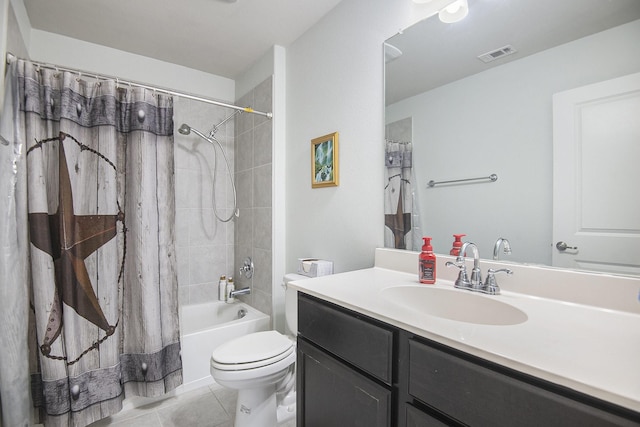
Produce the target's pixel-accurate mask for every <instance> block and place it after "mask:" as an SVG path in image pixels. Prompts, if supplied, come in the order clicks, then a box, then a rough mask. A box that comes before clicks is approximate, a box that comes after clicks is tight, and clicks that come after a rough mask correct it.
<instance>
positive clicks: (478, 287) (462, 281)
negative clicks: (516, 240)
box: [445, 237, 513, 295]
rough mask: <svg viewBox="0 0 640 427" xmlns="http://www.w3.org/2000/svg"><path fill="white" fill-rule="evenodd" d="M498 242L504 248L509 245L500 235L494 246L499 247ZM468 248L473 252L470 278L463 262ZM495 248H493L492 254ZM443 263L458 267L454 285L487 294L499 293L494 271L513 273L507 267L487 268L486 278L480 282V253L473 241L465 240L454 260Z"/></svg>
mask: <svg viewBox="0 0 640 427" xmlns="http://www.w3.org/2000/svg"><path fill="white" fill-rule="evenodd" d="M500 244H504V245H505V248H507V247H509V241H508V240H507V239H503V238H502V237H501V238H500V239H498V243H496V248H499V245H500ZM468 249H471V253H472V254H473V270H471V278H470V279H469V277H468V276H467V266H466V265H465V262H464V261H465V255H466V252H467V250H468ZM496 250H497V249H496ZM496 250H494V254H495V251H496ZM494 259H495V255H494ZM445 265H446V266H447V267H458V268H459V269H460V273H459V274H458V278H457V279H456V282H455V284H454V287H456V288H459V289H467V290H470V291H475V292H482V293H484V294H489V295H498V294H499V293H500V287H499V286H498V283H497V282H496V277H495V274H496V273H506V274H513V271H511V270H509V269H508V268H501V269H499V270H494V269H492V268H490V269H489V270H487V280H486V281H485V282H484V283H482V273H481V271H480V254H479V252H478V247H477V246H476V245H475V243H471V242H465V243H464V244H463V245H462V247H461V248H460V255H458V257H457V258H456V261H455V262H451V261H449V262H447V263H446V264H445Z"/></svg>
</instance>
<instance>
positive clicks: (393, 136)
mask: <svg viewBox="0 0 640 427" xmlns="http://www.w3.org/2000/svg"><path fill="white" fill-rule="evenodd" d="M385 135H386V138H385V187H384V193H385V197H384V214H385V215H384V218H385V220H384V223H385V233H384V245H385V247H388V248H397V249H408V250H415V251H418V250H420V247H421V246H420V238H421V235H420V217H419V212H418V209H417V206H418V204H417V200H416V197H417V194H416V193H415V192H414V189H413V183H414V182H415V174H414V172H413V160H412V149H413V147H412V143H411V118H406V119H403V120H399V121H397V122H394V123H390V124H388V125H387V126H386V130H385Z"/></svg>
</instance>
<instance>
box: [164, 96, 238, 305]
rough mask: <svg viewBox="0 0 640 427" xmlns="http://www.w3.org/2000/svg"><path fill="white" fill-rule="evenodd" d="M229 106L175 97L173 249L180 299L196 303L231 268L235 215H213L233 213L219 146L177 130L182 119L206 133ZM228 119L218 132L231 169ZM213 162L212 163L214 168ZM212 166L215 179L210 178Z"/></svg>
mask: <svg viewBox="0 0 640 427" xmlns="http://www.w3.org/2000/svg"><path fill="white" fill-rule="evenodd" d="M233 112H234V111H233V110H230V109H228V108H223V107H218V106H216V105H211V104H206V103H203V102H198V101H193V100H189V99H185V98H177V97H176V98H174V117H173V120H174V127H175V132H174V133H175V135H174V139H175V168H176V169H175V171H176V172H175V173H176V252H177V258H178V284H179V288H180V294H179V295H180V304H181V305H184V304H194V303H199V302H206V301H210V300H215V299H217V297H218V296H217V292H218V291H217V287H218V278H219V277H220V276H221V275H223V274H224V275H232V274H233V273H234V270H235V268H234V251H233V245H234V242H233V240H234V221H233V220H232V221H230V222H228V223H223V222H220V221H218V220H216V219H215V216H214V212H213V203H214V197H213V190H214V187H213V186H214V182H215V204H216V206H217V208H218V212H219V215H220V216H221V217H223V218H226V217H228V216H229V214H230V213H231V209H232V206H233V195H232V192H231V184H230V180H229V174H228V172H227V170H226V166H225V163H224V159H223V157H222V155H221V154H220V150H219V149H218V148H217V147H216V151H215V152H214V146H213V145H212V144H210V143H208V142H207V141H205V140H204V139H202V138H200V137H198V136H197V135H195V134H193V133H192V134H190V135H187V136H185V135H181V134H180V133H178V128H179V127H180V125H181V124H182V123H187V124H188V125H190V126H191V127H193V128H195V129H198V130H199V131H201V132H203V133H204V134H209V131H210V130H211V129H212V128H213V127H214V125H217V124H218V123H220V122H221V121H222V120H224V119H225V118H226V117H228V116H229V115H231V114H233ZM237 117H238V116H236V117H235V118H234V119H232V120H229V121H228V122H226V123H225V124H224V125H222V126H221V127H220V128H219V130H218V131H217V132H216V134H215V137H216V139H217V140H218V141H219V142H220V144H222V147H223V148H224V150H225V152H226V155H227V157H228V160H229V166H230V168H231V172H232V173H233V167H234V166H233V165H234V151H235V150H234V132H235V126H234V122H235V119H237ZM214 166H215V169H214ZM214 172H215V181H214Z"/></svg>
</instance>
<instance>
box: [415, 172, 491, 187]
mask: <svg viewBox="0 0 640 427" xmlns="http://www.w3.org/2000/svg"><path fill="white" fill-rule="evenodd" d="M484 179H488V180H490V181H491V182H496V181H497V180H498V175H496V174H495V173H492V174H491V175H489V176H483V177H480V178H467V179H454V180H451V181H438V182H436V181H434V180H431V181H429V182H428V183H427V185H428V186H429V187H433V186H434V185H438V184H452V183H454V182H467V181H480V180H484Z"/></svg>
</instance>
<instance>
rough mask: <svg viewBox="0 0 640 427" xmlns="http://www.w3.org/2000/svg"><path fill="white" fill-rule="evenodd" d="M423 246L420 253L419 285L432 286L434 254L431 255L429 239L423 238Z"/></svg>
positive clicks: (434, 269) (434, 279)
mask: <svg viewBox="0 0 640 427" xmlns="http://www.w3.org/2000/svg"><path fill="white" fill-rule="evenodd" d="M422 240H424V245H422V252H421V253H420V260H419V264H418V276H419V279H420V283H426V284H428V285H432V284H434V283H436V254H434V253H433V247H432V246H431V237H423V238H422Z"/></svg>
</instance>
